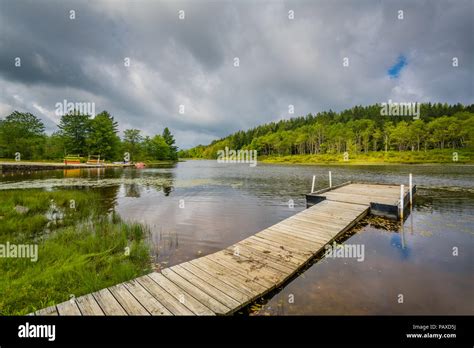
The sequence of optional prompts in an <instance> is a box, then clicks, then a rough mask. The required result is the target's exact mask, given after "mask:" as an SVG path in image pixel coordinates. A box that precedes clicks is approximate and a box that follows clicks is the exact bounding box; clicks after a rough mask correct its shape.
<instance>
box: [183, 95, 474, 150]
mask: <svg viewBox="0 0 474 348" xmlns="http://www.w3.org/2000/svg"><path fill="white" fill-rule="evenodd" d="M380 110H381V105H380V104H375V105H370V106H365V107H364V106H356V107H353V108H351V109H347V110H344V111H341V112H339V113H337V112H334V111H331V110H330V111H325V112H320V113H318V114H316V115H312V114H308V115H307V116H303V117H296V118H291V119H289V120H282V121H279V122H271V123H267V124H264V125H261V126H258V127H255V128H252V129H249V130H247V131H238V132H236V133H234V134H231V135H229V136H227V137H224V138H222V139H219V140H216V141H213V142H212V143H211V144H209V145H206V146H205V145H198V146H196V147H194V148H191V149H189V150H183V151H180V152H179V156H180V157H187V158H216V156H217V151H219V150H221V149H223V148H225V147H226V146H227V147H229V148H230V149H248V150H257V151H258V154H259V155H299V154H327V153H328V154H334V153H343V152H346V151H347V152H350V153H361V152H369V151H393V150H397V151H427V150H430V149H444V148H453V149H456V148H466V147H473V146H474V142H473V140H474V104H473V105H469V106H464V105H462V104H455V105H448V104H441V103H436V104H431V103H426V104H421V105H420V115H421V116H420V118H419V119H413V117H407V116H382V115H381V111H380Z"/></svg>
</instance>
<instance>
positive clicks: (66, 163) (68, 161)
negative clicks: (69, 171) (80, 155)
mask: <svg viewBox="0 0 474 348" xmlns="http://www.w3.org/2000/svg"><path fill="white" fill-rule="evenodd" d="M64 164H65V165H68V164H81V161H71V160H64Z"/></svg>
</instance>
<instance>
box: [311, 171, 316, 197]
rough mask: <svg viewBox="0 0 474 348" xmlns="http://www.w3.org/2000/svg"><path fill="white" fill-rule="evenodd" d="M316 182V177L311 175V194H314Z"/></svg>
mask: <svg viewBox="0 0 474 348" xmlns="http://www.w3.org/2000/svg"><path fill="white" fill-rule="evenodd" d="M315 181H316V175H313V184H312V185H311V193H313V192H314V182H315Z"/></svg>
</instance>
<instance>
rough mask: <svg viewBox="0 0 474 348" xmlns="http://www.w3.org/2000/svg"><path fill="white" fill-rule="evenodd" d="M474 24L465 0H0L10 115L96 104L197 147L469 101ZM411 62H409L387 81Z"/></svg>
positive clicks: (50, 116)
mask: <svg viewBox="0 0 474 348" xmlns="http://www.w3.org/2000/svg"><path fill="white" fill-rule="evenodd" d="M181 9H183V10H185V19H184V20H179V18H178V11H179V10H181ZM70 10H75V13H76V19H75V20H71V19H70V18H69V11H70ZM289 10H294V12H295V19H294V20H289V19H288V11H289ZM400 10H402V11H403V16H404V18H403V20H400V19H398V11H400ZM471 18H472V1H468V0H466V1H464V0H461V1H437V2H432V1H420V2H416V3H415V2H413V1H406V2H398V1H397V2H394V1H381V2H374V1H357V2H356V1H353V2H350V1H259V2H250V1H220V2H217V1H212V2H210V1H185V2H172V1H159V2H158V1H157V2H151V1H95V2H64V1H49V0H47V1H36V2H33V1H22V0H20V1H7V0H0V116H5V115H7V114H8V113H9V112H11V111H12V110H14V109H20V110H28V111H31V112H33V113H35V114H37V115H38V116H40V117H41V118H43V119H44V120H45V122H46V124H47V126H48V129H49V130H54V128H55V123H56V122H57V121H58V116H57V115H55V112H54V111H55V109H54V105H55V104H56V103H57V102H61V101H62V100H63V99H67V100H68V101H73V102H74V101H89V102H95V104H96V111H97V112H99V111H101V110H103V109H106V110H108V111H109V112H111V113H112V114H113V115H114V116H115V117H116V118H117V120H118V121H119V123H120V125H121V129H125V128H130V127H134V128H140V129H143V130H144V131H145V132H147V133H149V134H152V133H155V132H161V130H162V129H163V127H165V126H168V127H170V128H171V130H172V131H173V132H175V133H176V136H177V140H178V144H179V145H180V146H182V147H188V146H191V145H195V144H197V143H206V142H209V141H210V140H212V139H214V138H218V137H222V136H225V135H226V134H228V133H231V132H233V131H235V130H238V129H242V128H244V129H245V128H249V127H252V126H255V125H258V124H261V123H264V122H268V121H272V120H278V119H281V118H288V117H291V116H297V115H305V114H307V113H309V112H313V113H314V112H318V111H322V110H325V109H329V108H331V109H333V110H341V109H343V108H346V107H351V106H353V105H356V104H369V103H375V102H383V101H387V100H388V99H392V100H399V101H412V102H414V101H434V102H435V101H441V102H451V103H456V102H463V103H471V102H473V97H472V95H473V93H472V69H473V66H472V64H473V63H472V62H473V61H474V59H473V58H474V57H473V40H472V22H471ZM400 56H403V57H406V60H407V62H408V63H407V65H406V66H405V67H404V68H403V70H401V71H400V75H399V77H398V78H397V79H390V77H389V76H388V75H387V71H388V69H390V67H391V66H392V65H393V64H394V62H396V60H397V58H398V57H400ZM15 57H20V58H21V63H22V65H21V67H20V68H17V67H15V66H14V59H15ZM126 57H128V58H130V60H131V66H130V67H125V66H124V58H126ZM235 57H238V58H239V59H240V66H239V67H234V66H233V62H234V61H233V59H234V58H235ZM344 57H347V58H348V59H349V62H350V65H349V67H343V65H342V60H343V58H344ZM453 57H457V58H458V59H459V67H457V68H454V67H453V66H452V58H453ZM181 104H182V105H184V106H185V113H184V114H180V113H178V110H179V105H181ZM290 104H292V105H294V106H295V114H294V115H290V114H288V105H290Z"/></svg>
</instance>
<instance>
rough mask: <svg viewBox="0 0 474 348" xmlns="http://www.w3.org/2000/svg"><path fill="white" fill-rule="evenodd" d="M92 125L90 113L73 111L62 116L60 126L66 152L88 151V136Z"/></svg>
mask: <svg viewBox="0 0 474 348" xmlns="http://www.w3.org/2000/svg"><path fill="white" fill-rule="evenodd" d="M90 125H91V120H90V116H89V115H82V114H80V113H77V112H73V113H70V114H66V115H63V116H62V117H61V120H60V121H59V125H58V128H59V135H60V136H61V137H62V140H63V143H64V148H65V150H66V153H68V154H69V153H73V154H78V155H85V154H87V153H88V151H87V137H88V135H89V131H90Z"/></svg>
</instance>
